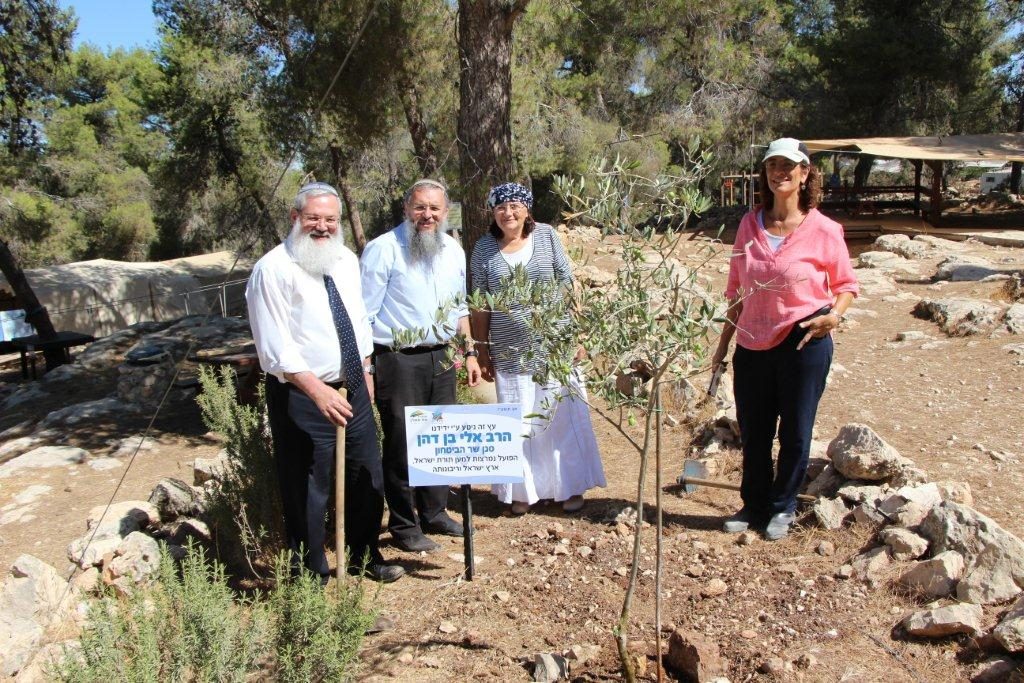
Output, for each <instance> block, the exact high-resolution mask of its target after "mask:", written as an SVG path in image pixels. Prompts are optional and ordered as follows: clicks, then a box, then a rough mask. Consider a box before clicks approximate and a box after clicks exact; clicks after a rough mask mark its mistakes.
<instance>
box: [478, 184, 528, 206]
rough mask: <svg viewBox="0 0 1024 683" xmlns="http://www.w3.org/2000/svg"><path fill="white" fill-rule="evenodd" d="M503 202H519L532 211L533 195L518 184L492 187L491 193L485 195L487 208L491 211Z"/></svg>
mask: <svg viewBox="0 0 1024 683" xmlns="http://www.w3.org/2000/svg"><path fill="white" fill-rule="evenodd" d="M505 202H521V203H523V204H525V205H526V208H528V209H532V208H533V193H532V192H530V190H528V189H527V188H525V187H523V186H522V185H520V184H519V183H505V184H503V185H497V186H495V187H492V188H491V193H490V194H489V195H487V206H488V207H489V208H492V209H493V208H494V207H496V206H497V205H498V204H504V203H505Z"/></svg>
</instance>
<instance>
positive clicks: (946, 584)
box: [899, 550, 964, 598]
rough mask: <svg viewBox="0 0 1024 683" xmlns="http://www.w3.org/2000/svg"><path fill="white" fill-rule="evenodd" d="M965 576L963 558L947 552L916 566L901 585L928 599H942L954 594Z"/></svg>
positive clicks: (902, 578) (900, 580) (903, 579)
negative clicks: (958, 583) (957, 585)
mask: <svg viewBox="0 0 1024 683" xmlns="http://www.w3.org/2000/svg"><path fill="white" fill-rule="evenodd" d="M963 575H964V558H963V556H962V555H961V554H960V553H958V552H956V551H955V550H946V551H944V552H941V553H939V554H938V555H936V556H935V557H933V558H931V559H930V560H922V561H921V562H917V563H916V564H914V566H912V567H911V568H910V569H908V570H907V571H906V572H905V573H904V574H903V576H901V577H900V578H899V583H900V585H902V586H905V587H906V588H909V589H911V590H913V591H915V592H917V593H919V594H920V595H923V596H925V597H927V598H941V597H945V596H947V595H949V594H950V593H952V592H953V589H954V588H956V584H957V582H958V581H959V580H960V579H961V578H962V577H963Z"/></svg>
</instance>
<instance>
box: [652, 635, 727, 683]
mask: <svg viewBox="0 0 1024 683" xmlns="http://www.w3.org/2000/svg"><path fill="white" fill-rule="evenodd" d="M665 666H666V667H667V668H669V669H672V670H673V671H675V672H676V673H678V674H679V675H680V676H681V677H682V678H683V679H684V680H688V681H698V682H700V683H703V682H705V681H709V680H711V679H713V678H715V677H717V676H724V675H725V674H726V673H727V672H728V667H727V666H726V663H725V661H724V660H723V659H722V655H721V653H720V652H719V649H718V645H717V644H715V643H714V642H712V641H711V640H708V639H707V638H705V637H704V636H703V635H701V634H700V633H697V632H696V631H690V630H684V629H676V630H675V631H673V632H672V635H671V636H669V639H668V654H667V655H666V656H665Z"/></svg>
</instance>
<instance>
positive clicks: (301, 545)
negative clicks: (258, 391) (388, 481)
mask: <svg viewBox="0 0 1024 683" xmlns="http://www.w3.org/2000/svg"><path fill="white" fill-rule="evenodd" d="M348 401H349V403H351V404H352V412H353V415H352V419H350V420H349V421H348V425H347V427H346V428H345V545H346V546H347V547H348V554H349V555H348V557H349V562H350V564H352V565H353V566H356V567H361V566H362V564H363V560H364V557H366V556H368V557H369V561H370V562H380V561H381V555H380V551H379V550H378V549H377V537H378V536H379V534H380V523H381V519H382V518H383V517H384V474H383V472H382V469H381V459H380V448H379V446H378V445H377V425H376V423H375V422H374V420H373V410H372V409H371V407H370V396H369V393H368V392H367V391H366V387H365V386H364V387H361V388H360V389H359V390H358V391H357V392H355V393H353V394H350V395H349V397H348ZM267 413H268V415H269V417H270V431H271V433H272V435H273V438H274V460H275V462H276V465H277V476H278V482H279V484H280V487H281V502H282V505H283V507H284V522H285V533H286V534H287V536H288V547H289V549H290V550H291V554H292V569H293V570H297V569H298V568H299V567H305V568H306V569H308V570H309V571H311V572H313V573H315V574H319V575H320V576H327V575H328V574H330V567H329V566H328V564H327V555H326V553H325V552H324V542H325V541H326V539H327V512H328V509H327V506H328V502H329V500H330V498H331V494H332V492H333V491H334V462H335V454H334V446H335V443H336V442H337V428H336V427H335V426H334V425H333V424H332V423H331V422H330V421H328V420H327V418H325V417H324V416H323V415H322V414H321V413H320V411H319V410H318V409H317V407H316V403H314V402H313V401H312V399H310V398H309V397H308V396H306V394H304V393H303V392H302V391H301V390H300V389H297V388H296V387H295V385H293V384H290V383H287V382H280V381H278V379H277V378H276V377H274V376H273V375H268V376H267ZM332 533H333V531H332Z"/></svg>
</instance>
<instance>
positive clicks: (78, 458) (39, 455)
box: [0, 446, 89, 478]
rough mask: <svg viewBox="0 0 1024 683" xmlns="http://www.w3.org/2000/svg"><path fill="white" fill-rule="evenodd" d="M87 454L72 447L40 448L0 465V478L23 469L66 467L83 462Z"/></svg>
mask: <svg viewBox="0 0 1024 683" xmlns="http://www.w3.org/2000/svg"><path fill="white" fill-rule="evenodd" d="M88 457H89V452H88V451H87V450H85V449H84V448H75V447H73V446H40V447H38V448H33V449H32V450H30V451H28V452H27V453H23V454H22V455H19V456H18V457H16V458H14V459H13V460H10V461H8V462H5V463H4V464H3V465H0V478H2V477H9V476H11V475H12V474H14V473H16V472H18V471H20V470H25V469H44V468H48V467H68V466H69V465H78V464H81V463H83V462H85V460H86V458H88Z"/></svg>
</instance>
